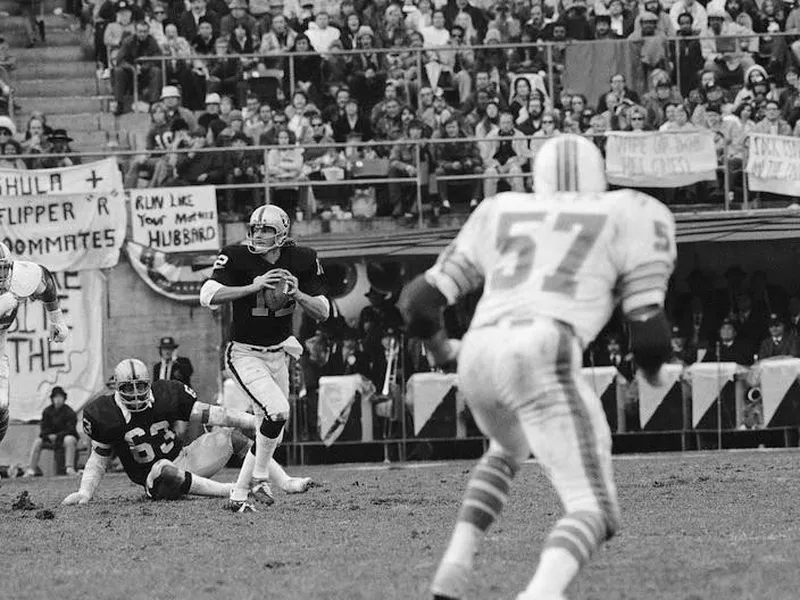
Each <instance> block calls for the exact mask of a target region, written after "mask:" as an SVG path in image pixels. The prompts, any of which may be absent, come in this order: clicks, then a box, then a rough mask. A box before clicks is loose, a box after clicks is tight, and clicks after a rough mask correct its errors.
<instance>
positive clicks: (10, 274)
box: [0, 243, 69, 441]
mask: <svg viewBox="0 0 800 600" xmlns="http://www.w3.org/2000/svg"><path fill="white" fill-rule="evenodd" d="M30 300H41V301H42V302H43V303H44V308H45V311H46V312H47V322H48V324H49V329H50V341H51V342H63V341H64V340H66V339H67V335H68V334H69V327H68V326H67V323H66V321H64V316H63V314H62V313H61V308H60V305H59V301H58V286H57V285H56V280H55V279H54V278H53V275H52V274H51V273H50V271H48V270H47V269H45V268H44V267H43V266H42V265H39V264H37V263H34V262H29V261H27V260H15V259H14V255H13V254H11V250H9V249H8V246H6V245H5V244H3V243H0V441H2V440H3V438H4V437H5V436H6V431H8V420H9V406H8V405H9V393H10V390H9V380H8V378H9V375H10V372H9V366H8V356H7V355H6V332H7V331H8V329H9V328H10V327H11V325H12V324H13V323H14V320H15V319H16V318H17V310H18V308H19V305H20V304H23V303H25V302H27V301H30Z"/></svg>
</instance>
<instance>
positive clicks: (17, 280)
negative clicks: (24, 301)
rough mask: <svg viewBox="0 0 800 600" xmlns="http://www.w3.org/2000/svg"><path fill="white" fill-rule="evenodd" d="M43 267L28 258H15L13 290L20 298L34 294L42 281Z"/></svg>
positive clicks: (12, 274)
mask: <svg viewBox="0 0 800 600" xmlns="http://www.w3.org/2000/svg"><path fill="white" fill-rule="evenodd" d="M42 276H43V271H42V267H40V266H39V265H37V264H36V263H34V262H29V261H27V260H15V261H14V269H13V270H12V271H11V292H12V293H13V294H14V295H15V296H17V297H18V298H28V297H30V296H31V295H33V293H34V292H36V290H37V289H38V288H39V284H41V283H42Z"/></svg>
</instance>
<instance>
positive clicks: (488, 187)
mask: <svg viewBox="0 0 800 600" xmlns="http://www.w3.org/2000/svg"><path fill="white" fill-rule="evenodd" d="M487 137H489V138H498V137H500V138H508V139H506V140H502V141H496V140H491V141H485V142H479V144H480V146H481V159H482V161H483V164H484V165H485V166H486V169H485V171H484V172H485V174H486V175H487V179H484V182H483V197H484V198H490V197H492V196H494V195H495V194H496V193H497V184H498V180H505V181H507V182H508V184H509V185H510V186H511V190H512V191H514V192H524V191H525V182H524V179H523V177H522V168H523V166H525V165H526V164H527V163H528V161H529V158H530V156H529V151H528V144H527V141H526V139H525V135H524V134H523V133H522V132H521V131H519V130H518V129H516V128H515V127H514V117H513V116H512V115H511V113H508V112H504V113H502V114H501V115H500V121H499V125H498V126H497V127H496V128H493V129H492V131H490V132H489V135H488V136H487ZM498 175H500V177H498Z"/></svg>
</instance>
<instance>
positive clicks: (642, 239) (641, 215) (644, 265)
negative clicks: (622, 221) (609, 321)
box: [618, 195, 676, 378]
mask: <svg viewBox="0 0 800 600" xmlns="http://www.w3.org/2000/svg"><path fill="white" fill-rule="evenodd" d="M642 196H643V195H641V196H639V197H637V198H636V199H634V202H633V203H632V205H633V206H634V208H633V210H632V211H631V214H628V217H627V219H628V221H627V227H626V229H627V231H626V235H624V236H622V238H621V240H620V242H621V243H622V244H623V245H624V251H625V257H624V259H623V268H622V270H621V275H620V280H619V284H618V289H619V291H620V293H621V296H622V311H623V314H624V315H625V318H626V319H627V321H628V325H629V330H630V344H631V351H632V353H633V358H634V361H635V362H636V365H637V366H638V367H639V368H640V369H641V370H642V371H643V373H644V375H645V377H647V378H655V377H656V376H657V375H658V372H659V370H660V369H661V365H663V364H664V363H665V362H666V361H667V360H668V359H669V356H670V353H671V346H670V324H669V320H668V319H667V315H666V313H665V311H664V299H665V297H666V292H667V285H668V284H669V278H670V276H671V275H672V271H673V269H674V267H675V258H676V245H675V219H674V217H673V215H672V213H671V212H670V211H669V210H668V209H667V208H666V207H665V206H664V205H663V204H661V203H660V202H658V201H656V200H654V199H652V198H649V197H644V198H645V199H646V201H645V200H642V199H641V197H642ZM637 204H638V205H637Z"/></svg>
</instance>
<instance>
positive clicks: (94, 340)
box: [5, 269, 105, 421]
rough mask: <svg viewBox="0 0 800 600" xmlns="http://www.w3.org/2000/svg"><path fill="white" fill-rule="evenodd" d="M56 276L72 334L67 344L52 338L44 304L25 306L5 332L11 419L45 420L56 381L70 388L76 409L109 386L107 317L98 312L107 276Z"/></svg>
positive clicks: (70, 400) (69, 399)
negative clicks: (105, 359)
mask: <svg viewBox="0 0 800 600" xmlns="http://www.w3.org/2000/svg"><path fill="white" fill-rule="evenodd" d="M54 275H55V277H56V279H57V281H58V285H59V298H60V300H61V309H62V310H63V311H64V317H65V319H66V320H67V323H68V324H69V327H70V333H69V337H68V338H67V341H66V342H64V343H63V344H56V343H50V342H49V341H48V328H47V316H46V313H45V309H44V305H43V304H42V303H41V302H28V303H26V304H21V305H20V307H19V311H18V312H17V319H16V321H15V322H14V323H13V324H12V326H11V328H10V329H9V330H8V331H7V332H6V334H5V353H6V355H7V356H8V361H9V371H10V376H9V385H10V387H11V394H10V398H11V418H12V419H16V420H20V421H32V420H39V419H41V417H42V410H43V409H44V407H45V406H47V405H48V404H50V399H49V398H50V391H51V390H52V389H53V387H54V386H57V385H58V386H61V387H63V388H64V389H65V390H66V392H67V404H69V405H70V406H71V407H72V408H74V409H75V411H76V412H77V411H78V410H80V409H81V408H82V407H83V405H84V404H85V403H86V402H87V401H88V400H89V399H90V398H91V397H92V396H93V395H94V394H95V393H97V392H98V391H100V390H102V389H103V387H104V379H103V319H102V318H99V314H100V313H102V309H103V305H104V301H103V294H104V286H105V277H104V275H103V273H102V272H101V271H99V270H97V269H94V270H88V271H80V272H74V271H73V272H71V271H67V272H64V273H54Z"/></svg>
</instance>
